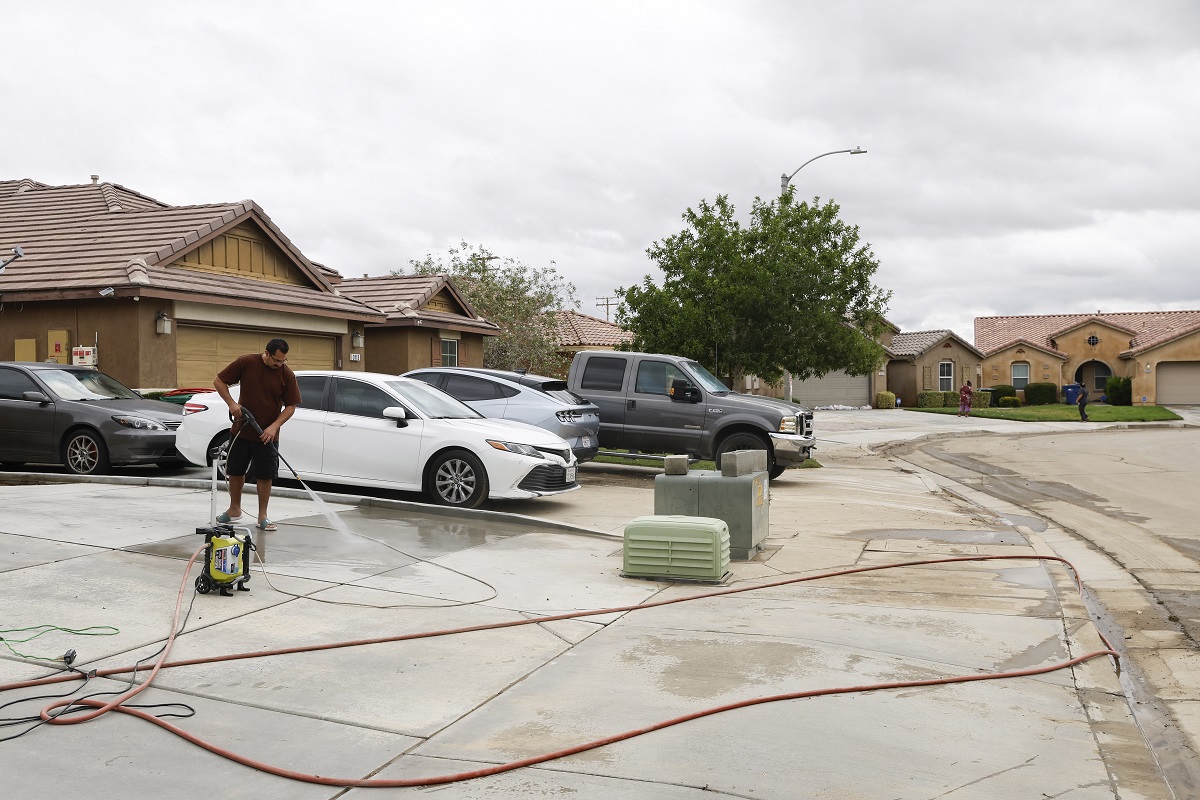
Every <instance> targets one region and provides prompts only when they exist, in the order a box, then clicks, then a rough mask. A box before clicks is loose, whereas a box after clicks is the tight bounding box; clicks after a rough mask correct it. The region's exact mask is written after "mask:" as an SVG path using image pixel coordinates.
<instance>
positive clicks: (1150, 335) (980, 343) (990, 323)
mask: <svg viewBox="0 0 1200 800" xmlns="http://www.w3.org/2000/svg"><path fill="white" fill-rule="evenodd" d="M1088 323H1100V324H1105V325H1109V326H1111V327H1113V328H1115V329H1117V330H1118V331H1121V332H1123V333H1126V334H1128V335H1129V337H1130V342H1129V349H1128V350H1126V351H1125V352H1123V353H1121V355H1122V356H1130V355H1135V354H1137V353H1142V352H1145V351H1146V350H1149V349H1151V348H1153V347H1157V346H1159V345H1161V344H1165V343H1167V342H1170V341H1173V340H1175V339H1178V338H1179V337H1181V336H1186V335H1187V334H1189V333H1193V332H1195V331H1197V330H1200V311H1128V312H1124V311H1123V312H1114V313H1111V314H1105V313H1096V314H1041V315H1029V316H1013V317H976V318H975V346H976V347H978V348H979V349H980V350H983V351H985V352H988V353H991V352H995V351H997V350H1000V349H1003V348H1005V347H1007V346H1008V345H1009V344H1011V343H1012V342H1013V341H1015V340H1017V339H1028V340H1029V341H1030V342H1033V343H1035V344H1037V345H1039V346H1041V347H1045V348H1049V349H1053V347H1052V345H1051V341H1052V340H1053V339H1054V338H1055V337H1056V336H1061V335H1062V334H1063V333H1065V332H1067V331H1071V330H1074V329H1075V328H1078V327H1079V326H1081V325H1085V324H1088Z"/></svg>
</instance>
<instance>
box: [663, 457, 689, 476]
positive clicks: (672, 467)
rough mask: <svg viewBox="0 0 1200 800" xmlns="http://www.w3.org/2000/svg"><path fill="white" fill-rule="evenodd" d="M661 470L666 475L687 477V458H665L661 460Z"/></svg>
mask: <svg viewBox="0 0 1200 800" xmlns="http://www.w3.org/2000/svg"><path fill="white" fill-rule="evenodd" d="M663 469H664V471H665V472H666V473H667V474H668V475H687V474H688V457H687V456H667V457H666V458H665V459H663Z"/></svg>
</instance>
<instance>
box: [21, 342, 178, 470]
mask: <svg viewBox="0 0 1200 800" xmlns="http://www.w3.org/2000/svg"><path fill="white" fill-rule="evenodd" d="M182 421H183V410H182V409H181V408H180V407H179V406H177V405H174V404H172V403H164V402H162V401H160V400H145V399H143V398H142V397H141V396H140V395H139V394H138V393H137V392H135V391H133V390H132V389H130V388H128V387H126V386H124V385H122V384H121V383H120V382H119V381H117V380H116V379H114V378H112V377H110V376H108V375H105V374H104V373H103V372H99V371H97V370H95V369H93V368H91V367H73V366H67V365H65V364H55V363H44V364H32V363H22V362H12V361H7V362H0V463H3V465H4V466H5V467H8V468H14V467H19V466H21V465H22V464H25V463H27V462H32V463H38V464H62V465H64V466H65V467H66V468H67V469H68V470H70V471H71V472H74V473H77V474H79V475H96V474H102V473H105V472H108V471H109V467H110V466H112V465H114V464H117V465H121V464H158V465H159V466H161V467H167V468H171V467H178V466H182V463H183V462H182V461H180V459H179V457H178V455H177V454H176V452H175V429H176V428H178V427H179V423H180V422H182Z"/></svg>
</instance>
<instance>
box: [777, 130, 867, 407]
mask: <svg viewBox="0 0 1200 800" xmlns="http://www.w3.org/2000/svg"><path fill="white" fill-rule="evenodd" d="M866 152H867V151H866V150H863V149H862V148H861V147H852V148H851V149H849V150H830V151H829V152H828V153H821V155H819V156H813V157H812V158H810V159H809V160H808V161H805V162H804V163H803V164H801V165H800V166H798V167H796V169H795V170H794V171H793V172H792V174H791V175H788V174H787V173H786V172H785V173H783V174H782V175H780V176H779V194H780V195H784V194H786V193H787V189H788V184H789V183H791V182H792V178H794V177H796V173H797V172H799V171H800V170H802V169H804V168H805V167H807V166H808V165H809V164H811V163H812V162H814V161H816V160H817V159H818V158H824V157H825V156H835V155H837V154H838V153H849V154H850V155H852V156H861V155H862V154H864V153H866ZM783 381H784V391H783V399H784V400H786V401H787V402H789V403H790V402H792V372H791V370H787V369H785V370H784V371H783Z"/></svg>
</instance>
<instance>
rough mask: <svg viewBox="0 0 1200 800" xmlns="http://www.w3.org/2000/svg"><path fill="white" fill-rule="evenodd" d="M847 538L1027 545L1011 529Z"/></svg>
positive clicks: (876, 532)
mask: <svg viewBox="0 0 1200 800" xmlns="http://www.w3.org/2000/svg"><path fill="white" fill-rule="evenodd" d="M847 536H850V537H852V538H854V539H868V540H869V539H899V540H901V541H906V540H907V541H911V540H914V539H929V540H931V541H935V542H948V543H950V544H1012V545H1023V544H1027V542H1026V541H1025V538H1024V537H1023V536H1021V534H1019V533H1017V532H1016V531H1015V530H1012V529H1011V528H1004V529H1002V530H979V529H972V530H966V531H947V530H912V529H909V530H896V529H882V530H864V531H854V532H853V533H849V534H847Z"/></svg>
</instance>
